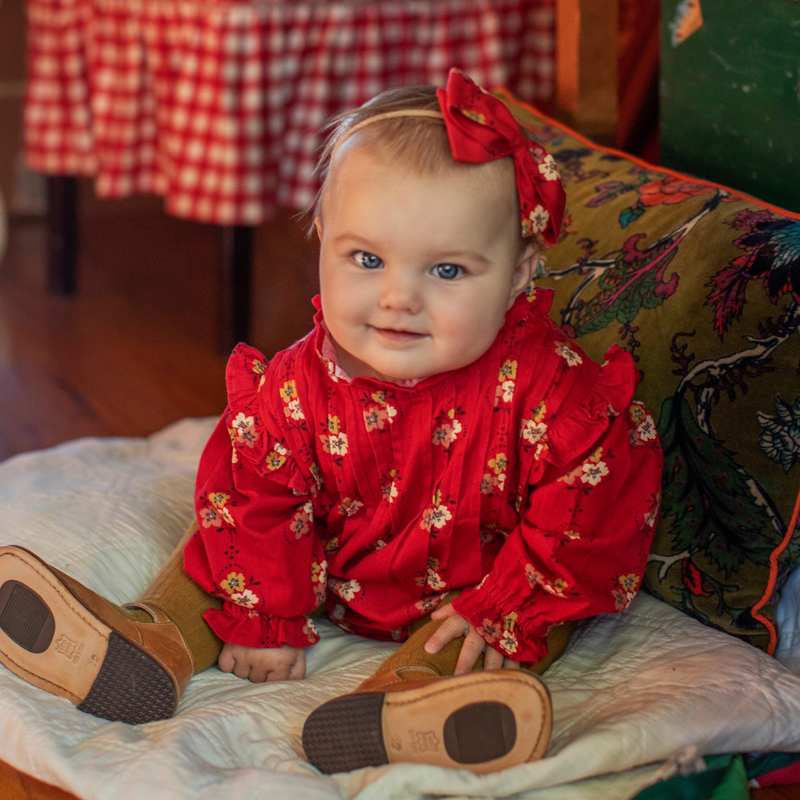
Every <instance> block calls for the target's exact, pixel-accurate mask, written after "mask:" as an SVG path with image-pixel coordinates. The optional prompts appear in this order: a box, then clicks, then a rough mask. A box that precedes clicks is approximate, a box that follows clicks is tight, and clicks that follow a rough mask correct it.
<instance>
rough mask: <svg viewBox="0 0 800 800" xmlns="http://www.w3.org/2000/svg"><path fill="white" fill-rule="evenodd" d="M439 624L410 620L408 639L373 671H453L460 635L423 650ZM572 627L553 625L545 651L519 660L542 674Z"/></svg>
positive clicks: (409, 675)
mask: <svg viewBox="0 0 800 800" xmlns="http://www.w3.org/2000/svg"><path fill="white" fill-rule="evenodd" d="M458 595H459V592H451V593H450V594H448V595H446V596H445V598H444V599H443V601H442V604H443V605H444V604H446V603H451V602H452V601H453V600H455V598H456V597H458ZM443 624H444V620H432V619H431V618H430V617H426V618H425V619H422V620H420V621H419V622H417V623H414V624H413V625H412V626H411V628H410V630H409V636H408V639H406V640H405V642H403V644H402V645H401V646H400V648H399V649H398V650H396V651H395V652H394V653H392V655H391V656H389V658H387V659H386V661H384V662H383V664H381V666H380V667H379V668H378V669H377V670H376V672H375V675H380V674H381V673H383V672H387V671H389V670H397V671H398V673H399V675H400V676H401V677H402V678H403V680H417V679H419V678H424V677H429V676H430V675H439V676H442V677H444V676H447V675H453V674H455V671H456V664H457V663H458V656H459V653H460V652H461V646H462V645H463V643H464V637H463V636H461V637H459V638H457V639H453V640H452V641H451V642H449V643H448V644H446V645H445V646H444V647H443V648H442V649H441V650H440V651H439V652H438V653H427V652H425V643H426V642H427V641H428V639H430V638H431V636H433V634H434V633H435V632H436V631H437V630H438V628H439V627H440V626H441V625H443ZM574 629H575V623H574V622H567V623H564V624H563V625H557V626H556V627H555V628H553V629H552V630H551V631H550V633H549V634H548V636H547V655H546V656H545V657H544V658H543V659H541V661H538V662H536V663H535V664H523V666H525V667H526V668H527V669H529V670H531V671H532V672H534V673H536V674H537V675H542V674H543V673H544V672H545V671H546V670H547V669H548V668H549V667H550V666H551V664H552V663H553V662H554V661H555V660H556V659H558V658H560V657H561V656H562V655H563V653H564V651H565V650H566V649H567V645H568V644H569V640H570V636H571V635H572V632H573V631H574ZM476 669H483V653H481V655H480V656H478V660H477V661H476V662H475V666H474V667H473V670H476Z"/></svg>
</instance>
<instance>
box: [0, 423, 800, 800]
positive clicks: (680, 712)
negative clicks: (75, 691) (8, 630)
mask: <svg viewBox="0 0 800 800" xmlns="http://www.w3.org/2000/svg"><path fill="white" fill-rule="evenodd" d="M212 425H213V420H207V419H201V420H184V421H183V422H180V423H178V424H176V425H173V426H171V427H170V428H167V429H166V430H164V431H162V432H160V433H158V434H156V435H154V436H152V437H150V438H148V439H84V440H79V441H76V442H72V443H69V444H66V445H62V446H60V447H57V448H54V449H52V450H47V451H41V452H36V453H29V454H24V455H20V456H17V457H15V458H12V459H10V460H9V461H6V462H4V463H2V464H0V509H2V511H1V512H0V519H2V537H1V538H2V543H7V544H12V543H18V544H23V545H25V546H27V547H29V548H31V549H33V550H35V551H36V552H37V553H39V554H40V555H41V556H42V557H44V558H45V559H46V560H48V561H50V562H51V563H53V564H54V565H55V566H58V567H59V568H61V569H63V570H65V571H67V572H68V573H71V574H72V575H74V576H75V577H76V578H78V579H79V580H82V581H83V582H84V583H86V584H87V585H88V586H90V587H91V588H93V589H95V590H96V591H98V592H100V593H102V594H104V595H106V596H107V597H108V598H109V599H111V600H114V601H117V602H125V601H130V600H132V599H135V598H136V596H137V594H138V592H139V591H140V590H141V589H142V588H143V587H144V586H145V585H146V584H147V583H148V582H149V579H150V578H151V577H152V576H153V575H154V574H155V573H156V572H157V570H158V567H159V565H160V564H161V563H162V562H163V561H164V559H165V558H166V556H167V555H168V554H169V552H170V551H171V548H172V547H173V546H174V545H175V543H176V542H177V539H178V538H179V537H180V535H181V532H182V529H183V527H184V524H185V521H186V520H187V519H188V518H189V516H190V514H191V498H192V485H193V476H194V469H195V465H196V462H197V459H198V456H199V453H200V450H201V448H202V446H203V443H204V442H205V440H206V438H207V436H208V434H209V433H210V430H211V426H212ZM792 585H793V587H794V594H792V595H791V596H789V597H788V598H786V599H785V600H784V603H783V607H782V609H781V612H782V615H783V621H784V626H785V629H786V631H787V633H786V634H785V637H784V638H785V642H784V643H783V644H782V651H781V655H782V658H783V660H784V661H785V663H786V664H788V665H789V666H790V667H793V668H794V669H796V670H797V671H798V672H800V633H799V632H798V630H797V627H798V626H797V624H796V620H797V616H798V608H800V577H798V576H797V575H796V576H795V579H794V580H793V581H792ZM319 627H320V628H321V632H322V641H321V642H320V644H318V645H317V646H315V647H314V648H312V651H311V653H310V659H309V675H308V678H307V679H306V680H304V681H300V682H291V683H273V684H262V685H258V686H255V685H252V684H249V683H247V682H245V681H241V680H239V679H237V678H235V677H233V676H230V675H226V674H223V673H221V672H219V671H218V670H217V669H211V670H208V671H207V672H206V673H204V674H203V675H201V676H198V677H197V678H195V679H193V680H192V682H191V684H190V686H189V689H188V691H187V693H186V695H185V697H184V699H183V700H182V702H181V705H180V709H179V713H178V715H177V716H176V717H175V718H174V719H171V720H167V721H164V722H158V723H151V724H148V725H142V726H139V727H132V726H127V725H124V724H121V723H110V722H105V721H103V720H99V719H95V718H93V717H90V716H88V715H85V714H82V713H81V712H79V711H77V710H76V709H75V708H74V707H73V706H72V705H71V704H70V703H69V702H68V701H66V700H62V699H60V698H57V697H52V696H50V695H48V694H46V693H45V692H42V691H40V690H38V689H35V688H33V687H31V686H28V685H27V684H26V683H24V682H23V681H21V680H19V679H18V678H16V677H15V676H13V675H11V674H10V673H9V672H8V671H7V670H5V669H3V668H2V667H0V759H3V760H5V761H7V762H9V763H11V764H12V765H14V766H15V767H17V768H18V769H21V770H23V771H25V772H27V773H30V774H32V775H34V776H36V777H38V778H40V779H42V780H44V781H47V782H49V783H53V784H56V785H57V786H60V787H62V788H64V789H67V790H69V791H71V792H73V793H75V794H76V795H78V796H79V797H81V798H85V800H112V799H113V800H126V799H127V798H134V800H138V798H154V800H162V799H163V798H167V799H169V798H187V799H189V798H192V799H193V798H214V799H215V800H217V799H218V798H220V797H233V798H236V800H248V799H249V798H269V799H270V800H281V798H287V799H291V800H315V799H316V798H320V800H321V799H322V798H326V800H328V799H330V800H334V798H349V797H358V798H359V800H368V799H371V798H375V799H380V800H389V799H390V798H403V799H405V798H422V797H424V796H429V795H442V796H445V797H497V798H499V797H507V796H509V795H515V796H516V797H518V798H537V800H538V798H548V800H567V798H576V799H577V798H580V799H581V800H591V798H598V799H599V798H602V799H603V800H615V798H617V799H618V800H623V798H629V797H632V796H633V795H635V794H636V793H637V792H638V791H639V790H641V789H642V788H643V787H644V786H646V785H647V784H649V783H651V782H652V781H653V780H655V779H656V778H657V776H658V774H659V773H658V767H659V764H660V763H663V762H664V761H665V760H667V759H670V758H671V757H672V756H674V755H675V754H676V753H677V752H678V751H680V750H682V749H683V748H685V747H687V746H690V745H697V746H698V747H699V749H700V751H701V752H702V753H722V752H731V751H753V750H777V751H791V750H800V723H798V720H800V677H798V676H797V675H794V674H792V672H790V671H789V669H787V668H786V667H784V666H782V665H781V664H780V663H778V661H776V660H773V659H771V658H769V657H767V656H765V655H764V654H762V653H760V652H758V651H757V650H755V649H754V648H752V647H750V646H748V645H746V644H743V643H741V642H739V641H738V640H736V639H733V638H731V637H729V636H727V635H725V634H723V633H719V632H717V631H713V630H710V629H707V628H705V627H703V626H701V625H699V624H698V623H696V622H695V621H693V620H691V619H689V618H688V617H686V616H684V615H683V614H681V613H680V612H678V611H675V610H673V609H671V608H669V607H668V606H666V605H664V604H663V603H660V602H658V601H656V600H653V599H652V598H650V597H648V596H646V595H643V594H640V595H639V596H638V597H637V598H636V600H635V601H634V603H633V604H632V606H631V607H630V608H629V609H628V610H627V611H626V612H625V613H623V614H619V615H612V616H603V617H598V618H596V619H594V620H592V621H590V622H589V623H587V624H585V625H584V627H583V628H582V629H581V630H580V632H579V634H578V635H576V637H575V638H574V640H573V642H572V643H571V645H570V648H569V650H568V652H567V654H566V655H565V656H564V657H563V658H562V659H561V660H560V661H558V662H557V663H556V664H555V666H554V667H553V668H552V669H551V670H550V671H549V673H548V675H547V683H548V686H549V688H550V691H551V693H552V697H553V703H554V708H555V729H554V734H553V739H552V742H551V744H550V747H549V749H548V752H547V756H546V757H545V758H544V759H543V760H542V761H539V762H537V763H534V764H526V765H523V766H520V767H516V768H514V769H510V770H507V771H505V772H501V773H496V774H494V775H486V776H475V775H472V774H471V773H469V772H466V771H463V772H462V771H451V770H446V769H440V768H435V767H419V766H412V765H403V764H401V765H395V766H392V767H385V768H380V769H367V770H360V771H358V772H354V773H351V774H347V775H337V776H333V777H330V776H322V775H320V774H318V773H317V772H316V771H315V770H314V769H313V768H312V767H310V766H309V765H308V764H307V763H305V762H304V761H303V758H302V755H301V750H300V746H299V744H300V731H301V729H302V724H303V720H304V718H305V717H306V715H307V714H308V713H309V712H310V711H311V710H312V709H313V708H314V707H315V706H316V705H317V704H319V703H321V702H322V701H324V700H326V699H328V698H330V697H333V696H335V695H336V694H339V693H342V692H346V691H348V690H350V689H352V688H354V687H355V686H356V685H357V684H358V683H359V682H360V681H361V680H362V679H363V678H365V677H367V676H368V675H369V674H370V673H371V671H372V670H373V669H374V668H375V667H376V666H377V665H378V664H379V663H380V661H381V660H382V659H383V658H384V657H385V656H386V654H387V653H388V652H389V651H390V649H391V648H392V647H393V645H386V644H379V643H375V642H368V641H365V640H362V639H359V638H358V637H351V636H347V635H345V634H343V633H341V632H339V631H338V629H336V628H334V627H333V626H331V625H330V624H329V623H328V624H326V623H322V624H320V626H319Z"/></svg>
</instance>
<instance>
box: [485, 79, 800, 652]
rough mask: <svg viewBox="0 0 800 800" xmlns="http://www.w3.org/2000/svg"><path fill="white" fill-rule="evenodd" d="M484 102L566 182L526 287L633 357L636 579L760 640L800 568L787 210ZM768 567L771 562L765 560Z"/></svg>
mask: <svg viewBox="0 0 800 800" xmlns="http://www.w3.org/2000/svg"><path fill="white" fill-rule="evenodd" d="M498 94H499V96H501V97H502V99H503V100H505V102H506V103H507V104H508V105H509V107H510V108H511V110H512V112H513V113H514V115H515V116H516V118H517V119H518V121H519V122H520V124H521V125H522V127H523V129H525V130H526V131H527V132H528V134H529V135H530V136H531V137H532V138H534V139H536V140H537V141H539V142H540V143H541V144H543V145H544V146H545V147H546V148H547V149H548V150H549V151H550V152H551V153H552V154H553V156H554V158H555V160H556V163H557V164H558V167H559V170H560V172H561V176H562V179H563V180H564V184H565V188H566V191H567V212H566V220H565V223H564V227H563V230H562V234H561V238H560V240H559V242H558V243H557V244H556V245H555V246H554V247H552V248H550V249H549V250H548V251H546V253H545V256H546V263H545V265H544V268H543V275H542V276H541V277H540V278H538V279H537V284H538V285H541V286H547V287H551V288H553V289H555V300H554V303H553V310H552V316H553V318H554V319H555V321H556V322H557V323H558V324H559V325H560V326H561V327H562V328H563V329H564V330H565V331H567V332H568V333H569V335H571V336H573V337H575V338H576V339H577V340H578V341H579V343H580V344H581V345H582V346H583V347H584V348H585V349H586V350H587V351H588V353H589V354H590V355H591V356H592V357H593V358H595V359H597V360H602V358H603V354H604V353H605V351H606V349H607V348H608V347H609V346H610V345H612V344H619V345H621V346H622V347H623V348H625V349H626V350H627V351H628V352H629V353H631V355H632V356H633V358H634V359H635V361H636V364H637V366H638V368H639V371H640V373H641V376H642V378H643V382H642V384H641V386H640V388H639V391H638V394H639V397H640V398H641V399H642V400H644V402H645V403H646V405H647V406H648V408H649V409H650V411H651V413H652V414H653V416H654V417H655V418H656V419H658V431H659V435H660V437H661V443H662V446H663V448H664V455H665V466H664V480H663V490H662V507H661V521H660V524H659V527H658V529H657V532H656V536H655V541H654V543H653V548H652V551H651V556H650V561H649V564H648V568H647V573H646V580H645V583H644V587H645V589H646V590H647V591H649V592H650V593H652V594H653V595H655V596H656V597H658V598H660V599H662V600H664V601H665V602H667V603H669V604H670V605H673V606H675V607H676V608H680V609H681V610H683V611H685V612H686V613H687V614H690V615H691V616H693V617H695V618H697V619H698V620H700V621H701V622H704V623H706V624H707V625H710V626H712V627H714V628H719V629H721V630H724V631H727V632H729V633H731V634H733V635H735V636H738V637H740V638H742V639H745V640H746V641H749V642H751V643H752V644H754V645H756V646H757V647H760V648H762V649H764V650H767V651H769V652H772V650H773V649H774V646H775V636H776V631H775V609H776V604H777V601H778V597H779V589H780V587H781V586H782V585H783V583H784V582H785V580H786V577H787V576H788V573H789V571H790V570H791V569H792V568H793V567H794V566H796V565H797V564H798V562H799V561H800V532H797V531H795V533H794V535H791V534H789V533H788V531H787V528H788V524H789V521H790V517H791V514H792V509H793V507H794V501H795V497H796V496H797V492H798V489H799V488H800V466H799V465H800V371H799V370H800V335H799V333H798V326H800V216H798V215H796V214H791V213H789V212H785V211H782V210H780V209H777V208H774V207H771V206H767V205H763V204H760V203H759V202H758V201H755V200H753V199H752V198H746V197H742V196H741V195H738V194H735V193H733V192H732V191H730V190H726V189H725V188H724V187H721V186H718V185H716V184H712V183H708V182H704V181H701V180H697V179H694V178H691V177H689V176H684V175H679V174H677V173H674V172H670V171H668V170H664V169H661V168H658V167H653V166H651V165H648V164H646V163H644V162H641V161H638V160H635V159H631V158H629V157H627V156H625V154H623V153H620V152H618V151H613V150H608V149H605V148H602V147H598V146H596V145H594V144H592V143H591V142H588V141H587V140H585V139H582V138H580V137H578V136H577V135H576V134H574V132H572V131H570V130H569V129H567V128H564V127H562V126H560V125H558V124H556V123H554V122H553V121H552V120H549V119H547V118H545V117H543V116H541V115H539V114H538V112H535V111H534V110H533V109H531V108H529V107H527V106H524V105H522V104H520V103H518V102H517V101H515V100H514V98H513V97H511V96H510V95H508V94H507V93H506V92H503V91H502V90H501V91H499V92H498ZM771 561H772V565H771Z"/></svg>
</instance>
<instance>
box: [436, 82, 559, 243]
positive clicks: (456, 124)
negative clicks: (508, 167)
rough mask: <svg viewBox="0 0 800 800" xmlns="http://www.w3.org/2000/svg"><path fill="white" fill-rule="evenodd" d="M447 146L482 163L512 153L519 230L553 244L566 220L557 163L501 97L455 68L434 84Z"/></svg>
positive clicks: (459, 158) (461, 158)
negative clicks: (525, 131) (442, 86)
mask: <svg viewBox="0 0 800 800" xmlns="http://www.w3.org/2000/svg"><path fill="white" fill-rule="evenodd" d="M436 96H437V97H438V98H439V105H440V106H441V108H442V114H443V115H444V122H445V125H446V126H447V136H448V138H449V140H450V149H451V150H452V151H453V158H455V159H456V161H467V162H470V163H472V164H483V163H485V162H487V161H495V160H496V159H498V158H504V157H505V156H511V157H512V158H513V160H514V172H515V174H516V179H517V194H518V195H519V208H520V214H521V216H522V235H523V236H526V237H527V236H532V235H533V234H535V233H539V234H541V235H542V238H543V239H544V241H545V242H547V244H555V243H556V242H557V241H558V234H559V232H560V231H561V222H562V221H563V219H564V206H565V204H566V193H565V192H564V187H563V186H562V184H561V178H560V177H559V174H558V169H557V168H556V162H555V159H554V158H553V156H551V155H550V154H549V153H548V152H547V151H546V150H545V149H544V148H543V147H542V146H541V145H540V144H537V143H536V142H533V141H531V140H530V139H528V138H527V137H526V136H525V135H524V134H523V133H522V131H521V130H520V129H519V125H518V124H517V121H516V120H515V119H514V117H513V115H512V114H511V112H510V111H509V110H508V108H507V107H506V105H505V104H504V103H503V101H502V100H500V99H498V98H497V97H493V96H492V95H490V94H488V93H487V92H485V91H484V90H483V89H481V88H480V86H478V85H477V84H476V83H475V82H474V81H472V80H471V79H470V78H469V77H467V76H466V75H465V74H464V73H463V72H461V71H460V70H457V69H451V70H450V74H449V76H448V78H447V88H446V89H437V90H436Z"/></svg>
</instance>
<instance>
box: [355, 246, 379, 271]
mask: <svg viewBox="0 0 800 800" xmlns="http://www.w3.org/2000/svg"><path fill="white" fill-rule="evenodd" d="M354 258H355V260H356V263H358V264H360V265H361V266H362V267H364V269H380V268H381V267H382V266H383V259H381V258H378V256H376V255H374V254H373V253H367V252H365V251H364V250H359V251H358V252H357V253H355V254H354Z"/></svg>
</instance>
